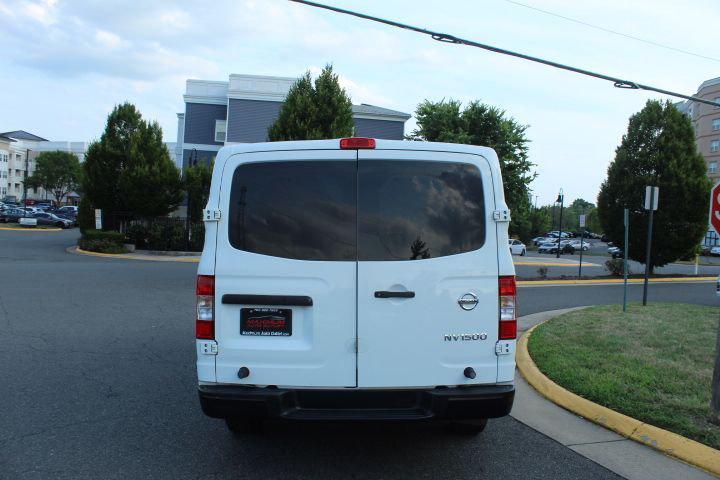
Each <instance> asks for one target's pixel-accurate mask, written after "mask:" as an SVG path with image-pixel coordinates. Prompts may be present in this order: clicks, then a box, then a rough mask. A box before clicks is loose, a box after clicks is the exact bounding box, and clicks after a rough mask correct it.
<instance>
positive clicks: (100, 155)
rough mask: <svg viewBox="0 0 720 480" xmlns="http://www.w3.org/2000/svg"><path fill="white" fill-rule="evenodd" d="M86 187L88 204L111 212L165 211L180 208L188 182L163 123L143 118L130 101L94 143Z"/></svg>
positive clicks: (140, 213) (114, 114)
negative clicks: (167, 140) (184, 180)
mask: <svg viewBox="0 0 720 480" xmlns="http://www.w3.org/2000/svg"><path fill="white" fill-rule="evenodd" d="M82 190H83V193H84V195H85V200H86V203H87V204H86V205H85V207H86V209H90V208H92V209H94V208H100V209H102V210H103V213H104V214H106V215H107V214H112V213H119V212H122V213H129V214H131V215H138V216H160V215H166V214H168V213H169V212H171V211H172V210H173V209H175V208H176V207H177V206H178V205H179V204H180V202H181V201H182V182H181V180H180V172H179V170H178V169H177V167H175V164H174V163H173V162H172V160H171V159H170V153H169V152H168V150H167V148H166V147H165V145H164V144H163V141H162V130H161V128H160V125H159V124H158V123H157V122H149V123H148V122H146V121H145V120H143V119H142V115H141V114H140V112H139V111H138V110H137V109H136V108H135V106H134V105H132V104H130V103H123V104H121V105H118V106H116V107H115V108H114V109H113V111H112V112H111V113H110V115H109V116H108V120H107V124H106V126H105V131H104V132H103V134H102V136H101V137H100V140H99V141H96V142H93V143H91V144H90V146H89V147H88V152H87V154H86V156H85V162H84V164H83V177H82ZM104 224H106V225H108V226H111V225H110V224H109V223H107V222H104Z"/></svg>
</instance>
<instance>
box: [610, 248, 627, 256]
mask: <svg viewBox="0 0 720 480" xmlns="http://www.w3.org/2000/svg"><path fill="white" fill-rule="evenodd" d="M608 253H609V254H610V256H611V257H612V258H623V256H624V255H623V250H622V248H620V247H610V248H608Z"/></svg>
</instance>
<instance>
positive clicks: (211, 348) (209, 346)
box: [200, 340, 218, 355]
mask: <svg viewBox="0 0 720 480" xmlns="http://www.w3.org/2000/svg"><path fill="white" fill-rule="evenodd" d="M200 353H202V354H203V355H217V353H218V345H217V342H216V341H214V340H209V341H205V342H200Z"/></svg>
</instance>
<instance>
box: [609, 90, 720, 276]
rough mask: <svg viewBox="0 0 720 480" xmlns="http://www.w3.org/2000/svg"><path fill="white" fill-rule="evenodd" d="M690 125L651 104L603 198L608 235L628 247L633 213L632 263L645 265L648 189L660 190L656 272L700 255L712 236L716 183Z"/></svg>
mask: <svg viewBox="0 0 720 480" xmlns="http://www.w3.org/2000/svg"><path fill="white" fill-rule="evenodd" d="M705 170H706V167H705V161H704V160H703V157H702V156H701V155H700V154H699V153H698V151H697V147H696V145H695V132H694V131H693V127H692V125H691V123H690V120H689V119H688V118H687V117H686V116H685V115H683V114H682V113H680V112H679V111H678V110H677V109H676V108H675V107H674V106H673V105H672V104H670V103H669V102H666V103H664V104H661V103H660V102H658V101H648V102H647V103H646V104H645V107H644V108H643V109H642V110H641V111H640V112H638V113H636V114H635V115H633V116H632V117H630V122H629V125H628V130H627V133H626V134H625V135H623V138H622V142H621V143H620V146H618V148H617V149H616V151H615V160H614V161H613V162H612V163H611V164H610V166H609V167H608V172H607V178H606V179H605V181H604V182H603V184H602V186H601V187H600V194H599V195H598V215H599V217H600V222H601V223H602V226H603V229H604V232H605V234H606V235H608V236H609V237H610V238H611V239H612V240H613V242H615V243H616V244H617V245H618V246H620V247H622V246H623V241H624V234H623V232H624V227H623V209H624V208H628V209H630V244H629V245H628V251H629V257H630V258H631V259H633V260H635V261H638V262H642V263H644V262H645V243H646V236H647V212H646V211H645V210H643V208H642V207H643V200H644V196H645V186H646V185H654V186H657V187H659V188H660V198H659V207H658V210H657V211H656V212H655V215H654V226H653V230H654V233H655V235H653V244H652V249H651V257H650V268H651V269H652V268H654V267H659V266H662V265H665V264H667V263H669V262H673V261H675V260H677V259H678V258H681V257H683V256H685V255H687V254H688V253H690V252H691V251H693V250H694V249H695V247H696V246H697V245H698V244H699V242H700V240H701V239H702V237H703V235H704V234H705V232H706V230H707V212H708V202H709V193H710V180H709V179H708V177H707V175H706V172H705Z"/></svg>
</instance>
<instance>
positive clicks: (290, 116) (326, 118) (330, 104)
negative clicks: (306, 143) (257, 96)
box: [268, 65, 354, 142]
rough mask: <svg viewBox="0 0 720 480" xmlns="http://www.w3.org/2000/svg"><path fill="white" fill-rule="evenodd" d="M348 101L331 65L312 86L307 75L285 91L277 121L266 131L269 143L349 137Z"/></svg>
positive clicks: (350, 129) (351, 120)
mask: <svg viewBox="0 0 720 480" xmlns="http://www.w3.org/2000/svg"><path fill="white" fill-rule="evenodd" d="M353 127H354V123H353V116H352V102H351V101H350V97H349V96H348V95H347V93H346V92H345V90H344V89H343V88H342V87H341V86H340V83H339V81H338V76H337V75H335V74H334V73H333V70H332V66H331V65H326V66H325V68H324V69H323V71H322V73H321V74H320V76H319V77H318V78H317V79H316V80H315V84H314V85H313V82H312V79H311V77H310V72H306V73H305V74H304V75H303V76H302V77H300V78H299V79H298V80H297V81H296V82H295V83H294V84H293V86H292V87H290V90H289V91H288V94H287V97H286V98H285V102H284V103H283V105H282V107H281V108H280V113H279V115H278V118H277V120H276V121H275V122H274V123H273V124H272V125H271V126H270V128H269V129H268V139H269V140H270V141H271V142H275V141H282V140H321V139H328V138H340V137H350V136H352V133H353Z"/></svg>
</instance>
